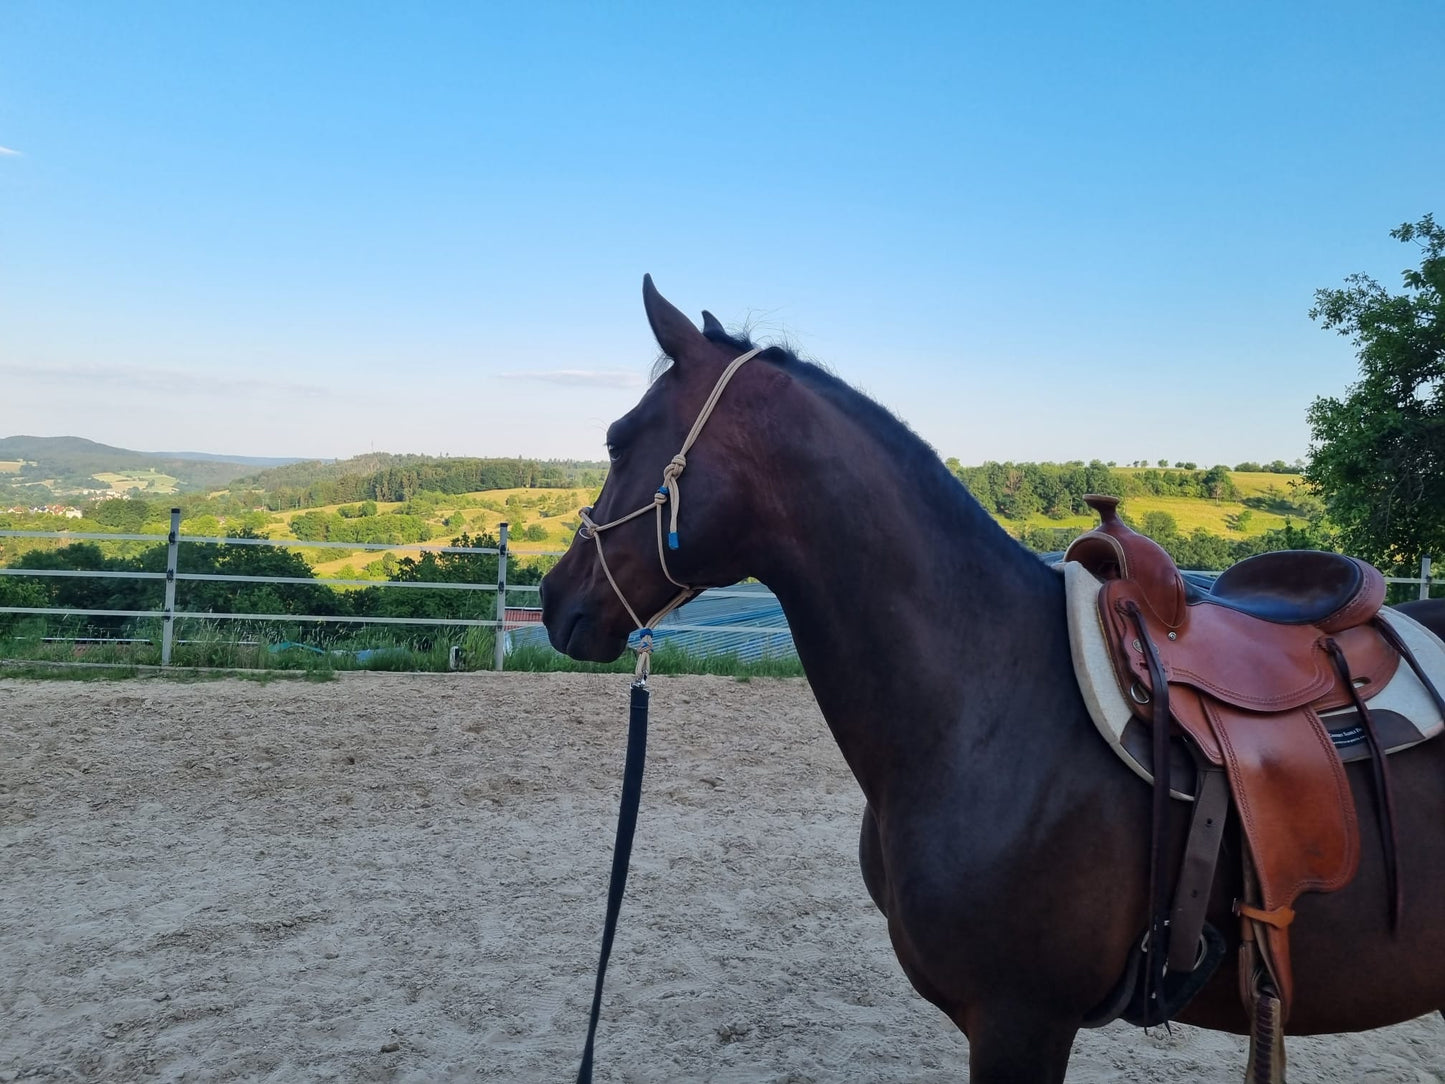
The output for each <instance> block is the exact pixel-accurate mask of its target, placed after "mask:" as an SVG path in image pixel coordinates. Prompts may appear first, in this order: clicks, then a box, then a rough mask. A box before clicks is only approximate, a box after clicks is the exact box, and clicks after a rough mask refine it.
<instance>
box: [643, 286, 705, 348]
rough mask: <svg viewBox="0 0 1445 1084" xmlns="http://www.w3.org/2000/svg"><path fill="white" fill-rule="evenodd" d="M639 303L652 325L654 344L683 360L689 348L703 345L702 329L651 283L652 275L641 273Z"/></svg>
mask: <svg viewBox="0 0 1445 1084" xmlns="http://www.w3.org/2000/svg"><path fill="white" fill-rule="evenodd" d="M642 304H643V307H644V308H645V309H647V322H648V323H649V324H651V325H652V334H653V335H654V336H656V338H657V345H658V346H660V347H662V352H663V353H664V354H666V355H667V356H668V357H670V358H671V359H672V360H673V361H678V362H680V361H682V360H683V358H685V357H686V356H687V355H688V354H689V353H690V352H692V351H693V350H695V349H696V348H697V347H699V346H702V345H704V344H705V343H706V342H707V340H706V339H704V338H703V337H702V332H700V331H698V329H697V327H696V326H695V325H694V324H693V322H692V321H691V320H689V319H688V318H687V317H686V316H684V315H683V314H682V313H681V312H679V311H678V309H677V306H676V305H674V304H673V303H672V302H671V301H669V300H667V298H665V297H663V296H662V295H661V294H660V293H658V292H657V287H656V286H654V285H652V276H651V275H643V276H642Z"/></svg>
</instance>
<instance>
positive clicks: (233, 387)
mask: <svg viewBox="0 0 1445 1084" xmlns="http://www.w3.org/2000/svg"><path fill="white" fill-rule="evenodd" d="M0 377H3V378H9V379H13V380H16V381H18V382H20V383H25V384H29V385H32V386H34V385H40V384H46V385H60V386H63V387H66V388H68V389H70V390H72V391H76V390H78V389H81V388H85V387H94V386H96V385H106V386H108V387H112V388H120V389H125V390H128V391H150V392H165V393H169V394H173V395H210V396H214V395H226V396H247V395H251V396H254V395H271V394H276V393H281V394H286V395H299V396H308V397H311V396H320V395H327V394H331V392H329V391H328V390H327V389H326V388H324V387H322V386H321V385H319V384H302V383H298V382H296V381H292V380H277V379H274V378H271V377H266V376H255V377H245V378H240V377H234V376H218V375H214V374H211V373H193V372H185V371H183V370H180V369H153V368H148V367H143V366H139V365H47V366H45V367H44V368H40V367H37V366H33V365H21V364H16V363H14V362H0Z"/></svg>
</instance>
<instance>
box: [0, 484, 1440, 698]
mask: <svg viewBox="0 0 1445 1084" xmlns="http://www.w3.org/2000/svg"><path fill="white" fill-rule="evenodd" d="M180 517H181V513H180V509H178V508H173V509H171V523H170V531H169V532H168V533H167V534H163V535H158V534H103V533H97V532H79V531H76V532H71V531H18V530H0V537H3V538H42V539H48V540H51V541H60V542H73V541H92V540H93V541H105V542H131V541H135V542H150V543H153V544H160V543H164V544H165V545H166V547H167V553H166V570H165V571H164V572H141V571H113V570H107V569H96V570H93V571H86V570H77V569H29V568H0V576H40V577H47V576H53V577H76V578H83V579H124V580H162V581H164V582H165V597H164V601H163V603H162V606H161V608H160V609H157V610H100V609H77V608H73V607H48V606H0V613H13V614H33V615H37V616H40V615H44V616H61V617H124V618H159V619H160V620H161V622H162V625H161V629H162V635H161V665H162V666H169V665H170V664H171V655H172V645H173V644H174V643H175V623H176V621H178V620H186V619H200V620H212V621H266V622H310V623H316V624H355V625H430V626H445V627H465V628H492V629H496V630H497V632H498V635H497V636H496V639H495V647H494V657H493V665H494V666H495V667H496V669H498V670H500V669H502V668H503V665H504V659H505V642H504V640H505V637H504V635H503V634H504V633H505V632H506V631H507V630H508V629H509V628H510V629H517V628H525V627H527V625H528V623H527V622H517V621H508V619H507V596H508V594H509V593H517V592H529V593H533V594H535V593H536V592H537V591H539V590H540V588H539V587H538V586H537V585H536V584H508V583H507V561H508V558H509V556H511V554H510V551H509V549H508V545H507V542H508V524H506V523H503V524H501V527H500V538H499V544H498V545H497V546H437V545H432V544H429V543H426V542H405V543H397V544H394V545H393V544H387V543H370V542H320V541H316V542H311V541H306V540H304V539H289V538H277V539H271V538H213V537H206V536H200V535H183V534H181V533H180ZM182 544H191V545H223V546H274V547H285V548H298V549H346V550H371V551H375V550H398V549H414V550H419V551H424V552H428V553H473V554H483V555H486V556H495V557H496V558H497V582H496V583H436V582H427V581H419V580H359V579H317V578H308V577H304V576H239V575H224V574H219V573H199V572H181V571H179V567H178V566H179V553H180V546H181V545H182ZM527 556H558V553H557V552H556V551H536V552H529V553H528V554H527ZM1186 575H1191V576H1202V577H1213V576H1216V575H1218V573H1216V572H1212V571H1192V570H1191V571H1186ZM179 582H206V583H266V584H292V585H309V586H319V587H380V588H408V589H413V590H432V591H490V592H495V594H496V600H497V602H496V617H494V618H460V617H383V616H363V615H329V614H264V613H214V612H209V611H205V612H202V611H194V610H177V609H176V606H175V591H176V584H177V583H179ZM1385 582H1387V583H1395V584H1414V585H1417V586H1418V588H1419V597H1420V598H1422V599H1423V598H1429V597H1430V588H1431V586H1432V584H1435V583H1440V582H1442V581H1439V580H1435V579H1433V578H1432V576H1431V560H1430V558H1429V557H1424V558H1422V559H1421V562H1420V574H1419V576H1386V577H1385ZM706 596H707V597H708V598H714V599H715V598H748V599H752V600H759V599H772V600H773V601H774V602H775V601H776V598H775V597H774V596H772V595H771V593H770V592H769V593H760V592H759V591H757V590H746V589H728V588H721V589H714V590H710V591H707V592H706ZM681 616H682V615H681V614H679V617H681ZM663 630H665V631H667V632H697V633H728V634H751V635H753V636H754V637H756V638H758V639H760V640H762V641H763V642H765V643H772V641H773V640H774V639H775V638H777V637H780V636H787V635H789V632H788V629H787V627H786V626H783V627H779V626H776V625H748V624H718V625H707V624H685V623H682V622H681V621H678V622H675V623H669V624H666V625H665V626H664V627H663ZM663 630H659V631H663Z"/></svg>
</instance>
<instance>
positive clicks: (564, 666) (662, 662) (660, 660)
mask: <svg viewBox="0 0 1445 1084" xmlns="http://www.w3.org/2000/svg"><path fill="white" fill-rule="evenodd" d="M636 665H637V657H636V655H634V654H633V653H632V652H631V651H625V652H623V654H622V657H621V658H620V659H616V660H615V661H613V662H601V663H599V662H578V661H577V660H576V659H572V658H568V657H567V656H566V655H563V654H561V653H560V652H557V651H554V650H552V649H551V648H550V647H536V646H531V645H528V646H525V647H519V648H516V649H515V650H514V651H512V653H511V654H510V655H508V656H507V661H506V669H508V670H517V671H534V672H559V671H560V672H563V673H575V674H630V673H632V672H633V670H634V668H635V667H636ZM652 672H653V673H654V674H714V675H718V676H722V677H735V678H737V679H738V680H739V681H747V680H750V679H751V678H755V677H760V678H762V677H776V678H783V677H802V676H803V664H802V663H800V662H799V661H798V660H797V659H796V658H792V657H782V658H774V659H759V660H757V661H756V662H744V661H742V660H741V659H739V658H738V657H737V655H735V654H725V655H706V656H699V655H693V654H690V653H689V652H686V651H681V650H678V649H677V648H673V647H668V646H663V647H660V648H658V649H657V650H656V651H654V652H653V653H652Z"/></svg>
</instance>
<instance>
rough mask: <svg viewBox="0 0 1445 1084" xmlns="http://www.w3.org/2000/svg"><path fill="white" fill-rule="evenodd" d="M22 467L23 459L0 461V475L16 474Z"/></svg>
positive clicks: (23, 464)
mask: <svg viewBox="0 0 1445 1084" xmlns="http://www.w3.org/2000/svg"><path fill="white" fill-rule="evenodd" d="M23 466H25V460H23V459H0V474H18V473H19V472H20V468H21V467H23Z"/></svg>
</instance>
